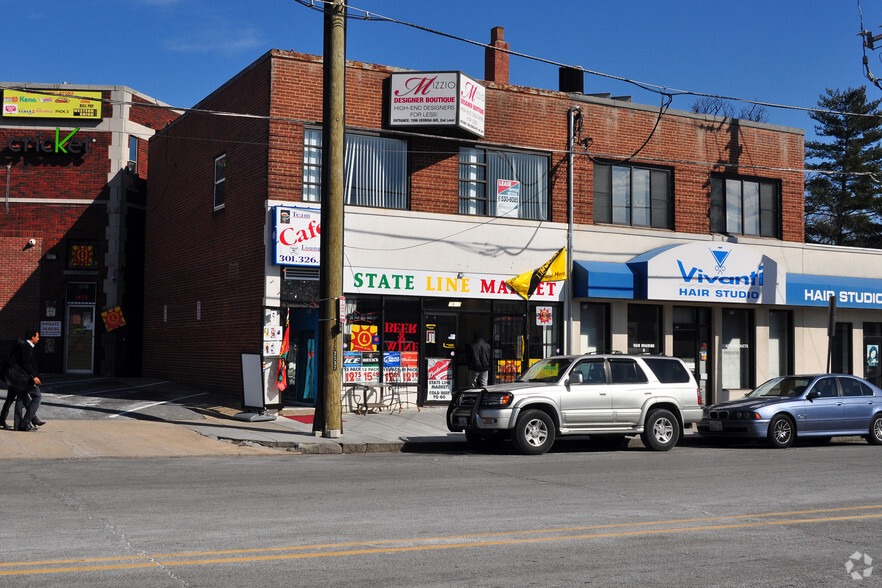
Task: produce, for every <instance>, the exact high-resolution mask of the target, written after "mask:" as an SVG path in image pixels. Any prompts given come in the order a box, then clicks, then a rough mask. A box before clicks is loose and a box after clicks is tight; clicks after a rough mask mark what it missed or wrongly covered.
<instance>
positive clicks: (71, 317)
mask: <svg viewBox="0 0 882 588" xmlns="http://www.w3.org/2000/svg"><path fill="white" fill-rule="evenodd" d="M66 333H67V341H66V343H67V345H66V354H65V371H66V372H70V373H83V374H90V373H92V360H93V355H94V351H95V307H94V306H68V308H67V329H66Z"/></svg>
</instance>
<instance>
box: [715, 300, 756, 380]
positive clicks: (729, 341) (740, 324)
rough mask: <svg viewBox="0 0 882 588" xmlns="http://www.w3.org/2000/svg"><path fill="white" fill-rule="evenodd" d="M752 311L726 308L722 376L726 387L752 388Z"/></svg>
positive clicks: (724, 311) (724, 310) (721, 365)
mask: <svg viewBox="0 0 882 588" xmlns="http://www.w3.org/2000/svg"><path fill="white" fill-rule="evenodd" d="M753 349H754V320H753V310H749V309H743V308H724V309H723V338H722V358H721V361H720V377H721V379H722V384H723V388H725V389H727V390H739V389H741V390H746V389H751V388H753V380H754V377H753V374H754V354H753Z"/></svg>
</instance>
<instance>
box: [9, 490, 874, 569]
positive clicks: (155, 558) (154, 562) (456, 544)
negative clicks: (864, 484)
mask: <svg viewBox="0 0 882 588" xmlns="http://www.w3.org/2000/svg"><path fill="white" fill-rule="evenodd" d="M876 508H882V505H870V506H854V507H842V508H829V509H814V510H802V511H790V512H776V513H760V514H748V515H734V516H728V517H725V516H724V517H707V518H692V519H675V520H668V521H644V522H638V523H616V524H607V525H590V526H582V527H561V528H553V529H529V530H521V531H510V532H505V531H500V532H494V533H475V534H467V535H449V536H439V537H424V538H417V539H397V540H377V541H362V542H350V543H329V544H317V545H302V546H289V547H267V548H256V549H237V550H218V551H204V552H189V553H187V552H185V553H169V554H157V555H132V556H130V557H125V556H123V557H107V558H84V559H66V560H47V561H33V562H9V563H2V564H0V568H2V567H5V568H9V567H28V568H32V567H33V566H41V565H43V566H46V565H50V566H58V565H60V564H78V563H79V564H89V563H98V562H113V561H116V562H122V561H124V560H138V559H140V560H143V561H141V562H137V563H129V564H125V563H116V564H109V565H92V566H76V565H75V566H70V567H50V568H43V569H16V570H2V569H0V576H13V575H27V574H54V573H64V572H78V571H98V570H113V569H131V568H146V567H152V566H159V565H161V566H173V565H205V564H216V563H243V562H257V561H269V560H283V559H303V558H314V557H339V556H346V555H349V556H351V555H370V554H378V553H398V552H407V551H428V550H437V549H453V548H462V547H489V546H496V545H515V544H523V543H540V542H548V541H570V540H580V539H581V540H584V539H600V538H608V537H627V536H639V535H659V534H672V533H686V532H697V531H710V530H721V529H738V528H750V527H761V526H780V525H796V524H806V523H822V522H834V521H854V520H862V519H875V518H882V513H874V514H853V515H842V516H831V517H822V518H801V519H791V520H780V521H768V520H762V521H756V522H735V523H728V524H722V525H705V526H690V527H675V528H662V529H645V528H639V529H633V530H622V531H607V532H599V533H587V534H566V535H556V536H550V537H535V536H534V537H524V538H515V539H496V540H489V541H465V542H463V541H457V540H463V539H466V540H468V539H478V538H489V537H504V536H517V535H527V534H529V535H538V534H553V533H573V532H574V531H586V530H600V529H624V528H628V527H646V526H650V525H667V526H670V525H676V524H684V523H696V522H698V523H701V522H713V521H721V520H744V519H756V518H768V517H774V516H796V515H806V514H821V513H833V512H843V511H856V510H868V509H876ZM432 541H434V542H438V543H436V544H430V545H408V546H399V547H391V546H390V547H374V548H367V549H347V550H337V551H323V552H322V551H319V552H309V553H287V554H275V555H253V556H245V557H225V558H208V559H204V558H203V559H187V560H183V561H169V560H170V559H171V558H192V557H194V556H210V555H233V554H248V553H267V552H274V551H275V552H277V551H306V550H320V549H329V548H340V547H361V546H365V547H366V546H370V545H383V544H390V543H428V542H432ZM444 541H453V542H451V543H441V542H444Z"/></svg>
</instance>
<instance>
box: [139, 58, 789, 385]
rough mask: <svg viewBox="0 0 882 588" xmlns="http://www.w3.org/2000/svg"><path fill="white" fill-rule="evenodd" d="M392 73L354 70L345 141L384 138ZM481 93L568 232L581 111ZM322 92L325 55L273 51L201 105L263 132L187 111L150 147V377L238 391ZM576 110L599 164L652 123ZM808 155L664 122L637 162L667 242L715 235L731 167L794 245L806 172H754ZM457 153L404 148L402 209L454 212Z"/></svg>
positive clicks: (691, 123) (729, 132)
mask: <svg viewBox="0 0 882 588" xmlns="http://www.w3.org/2000/svg"><path fill="white" fill-rule="evenodd" d="M391 71H393V70H392V69H391V68H388V67H384V66H377V65H367V64H359V63H353V62H350V63H349V64H348V67H347V71H346V83H347V89H346V122H347V125H348V126H349V127H355V128H359V127H361V128H367V129H382V124H383V106H384V91H385V90H384V87H385V86H384V84H385V81H386V79H387V78H388V77H389V74H390V73H391ZM487 86H488V88H487V105H486V111H487V119H486V125H485V127H486V137H485V140H486V141H488V142H495V143H501V144H507V145H512V146H520V147H525V148H531V149H533V150H539V151H545V152H548V153H549V154H550V159H551V168H550V173H551V181H550V186H551V198H550V201H551V206H552V213H551V216H552V220H554V221H556V222H561V223H563V222H566V220H567V210H566V208H567V181H566V179H567V176H566V159H567V157H566V153H565V150H566V147H567V116H568V115H567V113H568V110H569V108H570V107H571V106H572V105H573V104H575V102H574V101H573V100H571V99H570V98H569V97H567V96H566V95H564V94H561V93H559V92H553V91H544V90H536V89H529V88H520V87H516V86H509V85H503V86H497V85H495V84H492V83H489V84H487ZM322 91H323V89H322V59H321V57H316V56H310V55H303V54H299V53H294V52H286V51H275V50H274V51H271V52H270V53H268V54H266V55H264V56H263V57H261V58H260V59H258V60H257V61H256V62H255V63H254V64H253V65H252V66H250V67H249V68H248V69H246V70H245V71H243V72H242V73H241V74H239V75H238V76H237V77H236V78H234V79H233V80H231V81H230V82H228V83H227V84H225V85H224V86H222V87H221V88H220V89H218V90H217V91H216V92H214V93H213V94H212V95H210V96H209V97H208V98H206V99H205V100H204V101H203V102H202V103H200V104H199V105H197V106H198V107H199V108H206V109H214V110H223V111H235V112H245V113H251V114H258V115H265V114H270V115H272V116H273V117H275V118H274V119H273V120H272V121H269V122H267V121H262V120H255V119H244V118H243V119H239V118H230V117H218V116H209V115H201V114H192V113H191V114H187V115H185V116H183V117H182V118H181V119H179V120H177V121H176V122H175V123H173V124H172V125H171V126H170V127H168V128H167V129H166V130H164V131H162V132H160V133H159V134H158V135H157V137H155V138H154V139H153V140H152V141H151V144H150V165H151V170H150V178H149V182H148V193H149V194H150V196H149V200H148V230H147V247H148V252H149V253H148V264H147V285H146V288H145V299H146V308H145V323H146V326H145V330H146V334H145V366H144V371H145V374H147V375H157V376H162V377H170V378H173V379H177V380H179V381H183V382H189V383H193V384H197V385H202V386H210V387H213V388H216V389H220V390H227V391H230V392H236V391H240V389H241V384H240V382H241V380H240V371H239V366H240V363H239V353H240V352H243V351H244V352H252V353H257V352H259V350H260V346H261V332H260V329H261V327H262V314H261V313H262V296H263V292H264V283H263V270H264V262H265V256H266V243H264V239H263V230H262V227H263V226H264V224H265V222H266V215H265V210H264V206H265V201H266V200H267V199H274V200H285V201H294V202H296V201H298V200H300V199H301V197H302V196H301V195H302V158H303V149H302V141H303V128H304V126H305V125H320V124H321V120H322ZM581 105H582V111H583V114H584V120H585V123H584V133H583V136H584V137H589V136H590V137H591V138H592V139H593V143H592V147H591V149H592V151H593V152H595V153H599V154H604V155H606V156H615V157H621V158H624V157H627V156H629V155H631V154H632V153H633V152H634V151H635V150H636V149H637V148H638V147H640V145H641V144H642V143H643V142H644V141H645V140H646V138H647V137H648V136H649V134H650V132H651V131H652V128H653V126H654V125H655V123H656V119H657V113H656V112H653V111H652V109H647V108H640V107H629V106H628V105H627V104H606V103H581ZM282 119H284V120H282ZM802 141H803V139H802V136H801V135H800V134H791V133H783V132H777V131H773V130H769V129H760V128H755V127H751V126H750V125H747V124H742V125H740V126H737V127H731V126H729V125H725V124H720V123H719V122H718V121H708V120H705V118H704V117H696V116H689V115H685V114H680V115H678V114H673V113H668V114H666V115H665V117H664V118H663V119H662V121H661V123H660V124H659V128H658V130H657V131H656V133H655V135H654V136H653V139H652V141H650V142H649V144H648V145H647V146H646V147H645V148H644V149H643V151H641V153H640V157H641V158H649V159H651V160H653V161H652V163H655V164H657V165H668V166H670V167H671V168H673V169H674V174H673V177H674V181H675V186H674V194H675V215H676V219H675V227H676V230H678V231H682V232H692V233H703V234H706V233H708V232H709V220H708V212H709V193H710V184H709V178H710V174H711V172H712V171H723V170H725V169H726V168H725V165H726V164H734V163H739V164H742V165H748V164H749V165H751V166H756V167H754V168H750V170H744V169H742V170H741V172H740V173H741V174H742V175H750V176H761V177H767V178H780V179H781V180H782V185H783V189H782V195H783V201H784V206H783V224H784V235H783V236H784V239H786V240H792V241H802V234H803V233H802V222H803V216H802V174H801V173H800V172H777V171H770V170H767V169H761V168H791V169H801V168H802V165H803V161H802V157H803V155H802V154H803V144H802ZM459 144H460V143H459V142H457V141H451V140H447V139H441V138H439V139H432V138H427V137H418V138H417V137H414V138H410V139H408V148H409V153H410V156H409V167H410V172H411V176H410V182H411V209H412V210H414V211H424V212H433V213H445V214H456V212H457V209H458V195H457V194H458V186H457V181H456V178H457V177H458V147H459ZM222 153H228V154H229V160H228V166H227V187H226V208H225V210H223V211H221V212H212V210H211V209H212V187H213V176H212V174H213V162H214V158H215V157H216V156H217V155H220V154H222ZM673 160H677V162H673ZM665 162H669V163H665ZM687 162H697V163H687ZM707 164H714V165H707ZM575 171H576V177H575V180H574V189H575V206H576V219H575V220H576V222H577V223H582V224H591V223H593V195H592V192H593V182H592V173H593V164H592V162H591V161H590V160H589V159H588V158H587V157H585V156H579V157H577V158H576V163H575ZM197 301H199V302H201V304H202V320H201V321H198V320H196V318H195V315H196V303H197ZM164 308H167V312H168V318H167V320H164V318H163V312H164ZM171 342H174V344H171Z"/></svg>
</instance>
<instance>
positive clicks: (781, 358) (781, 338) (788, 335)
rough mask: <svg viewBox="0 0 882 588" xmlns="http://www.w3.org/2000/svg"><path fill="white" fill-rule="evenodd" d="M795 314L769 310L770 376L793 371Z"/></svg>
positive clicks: (774, 376)
mask: <svg viewBox="0 0 882 588" xmlns="http://www.w3.org/2000/svg"><path fill="white" fill-rule="evenodd" d="M792 333H793V314H792V313H791V311H789V310H770V311H769V377H770V378H776V377H778V376H783V375H785V374H792V373H793V336H792Z"/></svg>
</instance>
